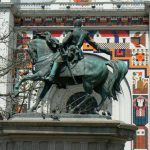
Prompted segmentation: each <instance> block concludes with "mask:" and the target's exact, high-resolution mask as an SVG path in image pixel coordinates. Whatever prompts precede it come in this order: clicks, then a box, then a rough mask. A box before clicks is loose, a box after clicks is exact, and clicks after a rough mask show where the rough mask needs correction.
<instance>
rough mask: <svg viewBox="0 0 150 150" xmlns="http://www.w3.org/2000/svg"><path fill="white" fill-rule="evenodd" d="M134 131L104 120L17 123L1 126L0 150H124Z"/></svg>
mask: <svg viewBox="0 0 150 150" xmlns="http://www.w3.org/2000/svg"><path fill="white" fill-rule="evenodd" d="M135 130H136V127H135V126H134V125H129V124H125V123H123V122H120V121H113V120H107V119H101V118H97V119H92V118H91V119H90V118H88V119H87V118H78V119H77V118H72V119H70V118H69V119H68V118H63V119H60V120H59V121H58V120H53V119H45V120H43V119H38V118H35V119H29V118H28V119H14V120H9V121H1V122H0V150H123V149H124V144H125V142H126V141H129V140H132V139H133V138H134V134H135Z"/></svg>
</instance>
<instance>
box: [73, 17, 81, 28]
mask: <svg viewBox="0 0 150 150" xmlns="http://www.w3.org/2000/svg"><path fill="white" fill-rule="evenodd" d="M73 25H74V26H75V27H81V26H82V19H76V20H75V21H74V24H73Z"/></svg>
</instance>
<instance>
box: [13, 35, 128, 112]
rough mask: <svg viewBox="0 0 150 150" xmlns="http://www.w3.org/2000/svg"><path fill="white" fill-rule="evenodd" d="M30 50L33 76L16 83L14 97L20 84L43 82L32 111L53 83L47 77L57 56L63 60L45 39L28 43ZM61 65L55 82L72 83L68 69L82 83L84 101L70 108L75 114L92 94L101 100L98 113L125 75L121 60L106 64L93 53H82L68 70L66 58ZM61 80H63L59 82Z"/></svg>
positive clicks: (125, 67) (106, 62)
mask: <svg viewBox="0 0 150 150" xmlns="http://www.w3.org/2000/svg"><path fill="white" fill-rule="evenodd" d="M28 46H29V49H28V50H27V51H28V53H29V54H30V56H31V59H32V60H33V65H34V70H33V75H29V76H26V77H24V78H23V79H22V80H21V81H19V82H18V83H16V85H15V88H14V94H15V96H17V95H18V93H19V87H20V85H21V84H22V82H25V81H26V80H33V81H37V80H42V81H43V82H44V83H45V86H44V88H43V90H42V92H41V94H40V96H39V99H38V100H37V101H36V104H35V105H34V106H33V107H32V108H31V111H33V110H35V109H36V108H37V106H38V104H39V102H40V101H41V100H42V98H43V97H44V96H45V95H46V93H47V92H48V90H49V89H50V87H51V85H52V84H55V82H50V81H49V80H48V79H47V78H46V77H47V76H49V74H50V70H51V68H52V66H53V64H54V61H55V60H56V59H57V58H58V57H63V56H62V55H61V50H60V51H56V52H54V51H53V50H51V49H50V47H49V46H48V44H47V41H46V40H45V39H42V38H41V39H39V38H37V39H34V40H32V41H31V42H29V43H28ZM62 60H63V63H62V65H61V67H60V69H59V71H57V76H56V79H55V81H59V82H57V83H59V84H61V83H62V81H63V83H62V84H64V83H65V84H66V85H67V84H74V81H73V79H72V75H71V73H70V69H71V68H72V69H71V70H72V71H71V72H72V74H73V75H74V77H75V78H76V79H78V78H79V80H77V81H78V83H81V82H82V83H83V87H84V90H85V92H86V93H87V96H86V97H85V99H84V100H83V101H82V102H81V103H80V104H78V105H77V106H75V107H74V108H72V109H71V110H70V112H72V113H73V112H74V111H75V109H77V108H78V107H80V106H81V105H82V104H83V103H84V102H86V100H87V99H89V98H91V94H92V92H93V90H94V91H96V92H97V93H99V94H100V95H101V97H102V100H101V103H100V104H99V106H98V108H96V109H98V110H100V109H101V107H102V105H103V103H104V101H105V100H106V98H111V97H112V98H114V99H116V94H117V93H116V92H120V88H119V86H120V82H121V81H122V79H123V78H124V77H125V75H126V73H127V70H128V68H127V65H126V64H125V63H124V62H123V61H108V60H105V59H103V58H102V57H100V56H97V55H94V54H86V53H85V54H84V58H83V59H82V60H80V61H78V62H77V63H73V64H70V69H69V68H68V66H67V64H66V61H67V62H68V59H66V60H65V59H64V58H62ZM107 65H109V66H111V67H112V68H113V73H111V72H110V71H109V70H108V68H107ZM61 78H63V80H60V79H61Z"/></svg>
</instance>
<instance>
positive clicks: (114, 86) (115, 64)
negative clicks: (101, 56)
mask: <svg viewBox="0 0 150 150" xmlns="http://www.w3.org/2000/svg"><path fill="white" fill-rule="evenodd" d="M107 65H108V66H110V67H112V69H113V73H111V72H110V73H109V76H108V82H107V84H108V85H107V91H108V93H109V94H110V97H113V98H114V99H117V96H116V92H119V93H120V92H121V89H120V83H121V81H122V79H123V78H124V77H125V75H126V73H127V71H128V69H127V66H126V64H125V63H124V62H123V61H118V60H111V61H109V62H107Z"/></svg>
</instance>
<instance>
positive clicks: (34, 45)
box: [27, 39, 53, 64]
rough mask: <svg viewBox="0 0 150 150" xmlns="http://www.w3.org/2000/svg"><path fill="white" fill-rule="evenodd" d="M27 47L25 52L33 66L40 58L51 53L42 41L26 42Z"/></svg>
mask: <svg viewBox="0 0 150 150" xmlns="http://www.w3.org/2000/svg"><path fill="white" fill-rule="evenodd" d="M27 45H28V50H27V52H28V53H29V55H30V57H31V59H32V62H33V64H35V63H36V62H38V61H39V60H40V59H41V58H43V57H46V56H48V55H49V54H51V53H53V52H52V50H51V49H50V48H49V47H48V45H47V43H46V41H45V40H44V39H33V40H32V41H30V42H28V43H27Z"/></svg>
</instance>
